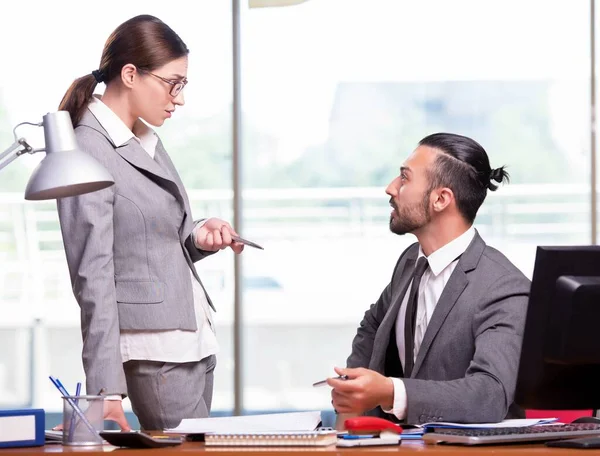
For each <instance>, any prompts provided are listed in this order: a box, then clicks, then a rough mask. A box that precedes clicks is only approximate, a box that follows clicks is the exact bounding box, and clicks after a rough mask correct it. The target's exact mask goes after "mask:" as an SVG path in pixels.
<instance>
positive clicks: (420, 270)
mask: <svg viewBox="0 0 600 456" xmlns="http://www.w3.org/2000/svg"><path fill="white" fill-rule="evenodd" d="M428 267H429V263H428V262H427V258H425V257H421V258H419V259H418V260H417V266H415V270H414V272H413V280H412V284H411V286H410V293H409V295H408V302H407V303H406V316H405V319H404V376H405V377H406V378H408V377H410V374H411V373H412V370H413V367H414V365H415V360H414V351H415V319H416V314H417V301H418V298H419V284H420V283H421V277H423V274H424V273H425V271H426V270H427V268H428Z"/></svg>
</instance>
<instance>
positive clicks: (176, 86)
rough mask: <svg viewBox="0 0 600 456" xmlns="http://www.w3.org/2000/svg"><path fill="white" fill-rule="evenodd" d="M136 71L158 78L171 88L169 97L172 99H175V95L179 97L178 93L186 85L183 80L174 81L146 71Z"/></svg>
mask: <svg viewBox="0 0 600 456" xmlns="http://www.w3.org/2000/svg"><path fill="white" fill-rule="evenodd" d="M138 71H139V72H140V73H146V74H149V75H151V76H154V77H155V78H158V79H160V80H161V81H163V82H166V83H167V84H169V85H170V86H171V90H170V91H169V95H171V96H172V97H173V98H175V97H176V96H177V95H179V93H180V92H181V91H182V90H183V88H184V87H185V86H186V84H187V83H188V80H187V79H183V80H182V81H174V80H172V79H166V78H163V77H162V76H159V75H157V74H154V73H151V72H150V71H147V70H142V69H140V68H138Z"/></svg>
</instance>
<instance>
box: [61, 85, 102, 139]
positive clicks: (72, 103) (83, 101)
mask: <svg viewBox="0 0 600 456" xmlns="http://www.w3.org/2000/svg"><path fill="white" fill-rule="evenodd" d="M97 84H98V82H97V81H96V78H95V77H94V76H93V75H92V74H86V75H85V76H83V77H81V78H79V79H76V80H75V81H73V84H71V87H69V90H67V93H65V95H64V96H63V99H62V101H61V102H60V105H59V106H58V109H59V110H61V111H68V112H69V114H71V122H73V127H76V126H77V125H78V124H79V122H80V121H81V117H83V113H84V111H85V109H86V108H87V105H88V103H89V102H90V100H91V99H92V95H93V93H94V89H95V88H96V85H97Z"/></svg>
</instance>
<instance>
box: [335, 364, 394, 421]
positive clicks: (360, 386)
mask: <svg viewBox="0 0 600 456" xmlns="http://www.w3.org/2000/svg"><path fill="white" fill-rule="evenodd" d="M335 371H336V373H337V374H338V375H347V376H348V380H338V379H335V378H328V379H327V384H328V385H329V386H331V387H332V388H333V390H332V391H331V397H332V398H333V407H334V408H335V410H336V411H337V412H338V413H359V414H360V413H364V412H366V411H368V410H371V409H374V408H375V407H377V406H378V405H380V406H381V407H382V408H384V409H391V408H392V405H393V402H394V384H393V382H392V379H391V378H388V377H384V376H383V375H381V374H379V373H377V372H375V371H373V370H370V369H364V368H362V367H359V368H357V369H341V368H339V367H336V368H335Z"/></svg>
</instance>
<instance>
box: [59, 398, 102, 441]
mask: <svg viewBox="0 0 600 456" xmlns="http://www.w3.org/2000/svg"><path fill="white" fill-rule="evenodd" d="M103 430H104V396H63V445H75V446H86V445H101V444H102V438H101V437H100V435H99V432H100V431H103Z"/></svg>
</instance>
